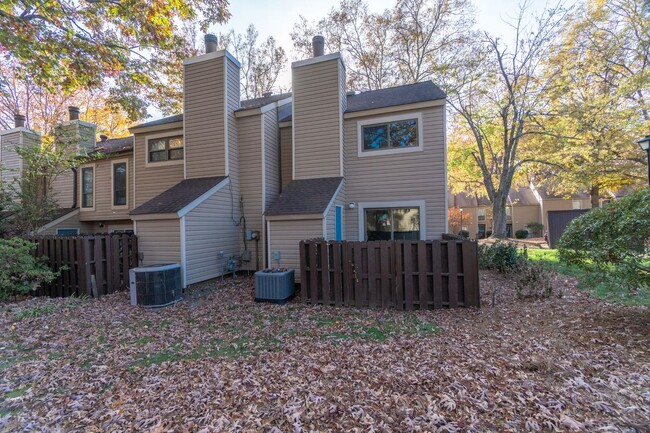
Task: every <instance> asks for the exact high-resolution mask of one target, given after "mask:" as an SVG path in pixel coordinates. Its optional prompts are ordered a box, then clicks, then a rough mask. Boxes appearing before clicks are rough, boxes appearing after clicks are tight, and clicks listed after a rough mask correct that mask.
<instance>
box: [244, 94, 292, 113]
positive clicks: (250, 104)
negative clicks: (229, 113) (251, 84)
mask: <svg viewBox="0 0 650 433" xmlns="http://www.w3.org/2000/svg"><path fill="white" fill-rule="evenodd" d="M290 97H291V93H278V94H277V95H271V96H267V97H264V98H255V99H248V100H246V101H241V108H240V109H239V110H237V111H244V110H252V109H254V108H260V107H263V106H265V105H268V104H270V103H272V102H277V101H281V100H282V99H287V98H290Z"/></svg>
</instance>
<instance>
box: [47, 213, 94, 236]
mask: <svg viewBox="0 0 650 433" xmlns="http://www.w3.org/2000/svg"><path fill="white" fill-rule="evenodd" d="M93 228H94V227H93V224H92V223H85V222H81V221H79V212H74V215H70V216H68V217H67V218H66V219H65V220H63V221H61V222H59V223H57V224H55V225H53V226H51V227H48V228H47V229H45V230H43V231H39V232H38V234H39V235H56V231H57V229H79V234H85V233H95V230H93Z"/></svg>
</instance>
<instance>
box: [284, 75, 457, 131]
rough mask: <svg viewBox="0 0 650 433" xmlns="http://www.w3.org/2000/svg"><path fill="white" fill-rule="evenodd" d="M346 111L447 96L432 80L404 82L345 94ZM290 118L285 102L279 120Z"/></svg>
mask: <svg viewBox="0 0 650 433" xmlns="http://www.w3.org/2000/svg"><path fill="white" fill-rule="evenodd" d="M347 98H348V100H347V109H346V110H345V112H346V113H353V112H355V111H364V110H373V109H376V108H386V107H394V106H397V105H406V104H415V103H418V102H425V101H435V100H437V99H445V98H447V94H446V93H445V92H443V91H442V89H440V87H438V86H436V85H435V84H433V82H432V81H423V82H421V83H415V84H406V85H404V86H397V87H390V88H388V89H379V90H369V91H367V92H361V93H357V94H354V95H348V96H347ZM291 119H292V115H291V104H286V105H285V106H283V107H282V109H281V110H280V112H279V113H278V121H279V122H288V121H290V120H291Z"/></svg>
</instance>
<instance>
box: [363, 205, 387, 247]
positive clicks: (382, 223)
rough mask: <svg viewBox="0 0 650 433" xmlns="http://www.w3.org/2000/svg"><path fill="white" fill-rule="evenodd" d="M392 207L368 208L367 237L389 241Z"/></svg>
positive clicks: (372, 239)
mask: <svg viewBox="0 0 650 433" xmlns="http://www.w3.org/2000/svg"><path fill="white" fill-rule="evenodd" d="M390 233H391V221H390V209H367V210H366V239H367V240H369V241H387V240H390V239H391V236H390Z"/></svg>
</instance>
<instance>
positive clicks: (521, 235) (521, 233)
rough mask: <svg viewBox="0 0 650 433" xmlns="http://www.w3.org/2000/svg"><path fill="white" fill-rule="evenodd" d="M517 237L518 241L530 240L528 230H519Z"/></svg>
mask: <svg viewBox="0 0 650 433" xmlns="http://www.w3.org/2000/svg"><path fill="white" fill-rule="evenodd" d="M515 237H516V238H517V239H526V238H528V230H524V229H519V230H517V231H516V232H515Z"/></svg>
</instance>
